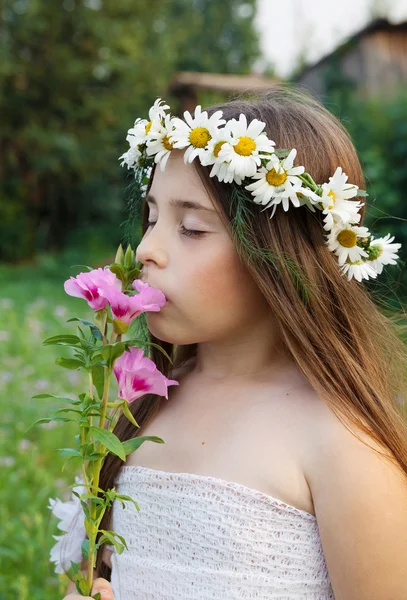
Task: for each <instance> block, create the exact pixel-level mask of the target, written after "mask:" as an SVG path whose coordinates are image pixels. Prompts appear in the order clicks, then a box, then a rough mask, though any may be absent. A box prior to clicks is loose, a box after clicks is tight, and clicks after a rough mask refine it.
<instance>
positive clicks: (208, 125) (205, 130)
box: [169, 105, 226, 163]
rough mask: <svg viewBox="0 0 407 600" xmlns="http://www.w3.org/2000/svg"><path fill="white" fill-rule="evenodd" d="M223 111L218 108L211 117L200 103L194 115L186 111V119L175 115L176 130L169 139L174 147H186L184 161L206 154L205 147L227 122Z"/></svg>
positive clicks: (190, 160)
mask: <svg viewBox="0 0 407 600" xmlns="http://www.w3.org/2000/svg"><path fill="white" fill-rule="evenodd" d="M221 117H222V111H221V110H217V111H216V112H215V113H213V115H211V116H210V117H209V116H208V113H207V112H206V111H203V112H202V108H201V106H200V105H198V106H197V107H196V108H195V112H194V116H192V115H191V113H189V112H188V111H187V110H186V111H185V112H184V118H185V121H186V123H185V121H183V120H182V119H179V118H178V117H175V118H174V119H173V125H174V132H173V134H172V135H171V136H170V139H169V141H170V142H171V143H172V144H173V146H174V148H180V149H182V148H186V151H185V154H184V161H185V163H187V162H190V163H191V162H192V161H193V160H194V158H195V157H196V156H199V158H201V156H202V155H204V154H205V147H206V146H207V145H208V143H209V142H210V140H211V139H212V137H213V136H214V135H216V132H217V130H218V128H219V127H220V126H221V125H223V124H224V123H226V121H225V119H222V118H221Z"/></svg>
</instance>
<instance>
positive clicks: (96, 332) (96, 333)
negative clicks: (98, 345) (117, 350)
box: [67, 317, 103, 341]
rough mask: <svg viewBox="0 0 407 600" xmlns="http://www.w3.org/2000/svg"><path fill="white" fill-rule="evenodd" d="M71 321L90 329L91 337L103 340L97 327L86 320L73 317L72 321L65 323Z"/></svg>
mask: <svg viewBox="0 0 407 600" xmlns="http://www.w3.org/2000/svg"><path fill="white" fill-rule="evenodd" d="M72 321H79V322H80V323H82V325H86V327H89V328H90V330H91V333H92V335H93V337H95V338H96V339H97V340H100V341H102V340H103V335H102V333H101V332H100V330H99V327H97V326H96V325H95V324H94V323H91V322H90V321H87V320H86V319H80V318H79V317H73V318H72V319H68V321H67V323H71V322H72Z"/></svg>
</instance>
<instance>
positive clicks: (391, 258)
mask: <svg viewBox="0 0 407 600" xmlns="http://www.w3.org/2000/svg"><path fill="white" fill-rule="evenodd" d="M393 240H394V235H393V236H391V237H390V233H388V234H387V235H386V236H385V237H381V238H377V239H374V238H373V237H372V239H371V241H370V245H369V246H370V247H369V255H370V259H369V261H368V262H369V264H370V265H371V266H372V267H373V268H374V269H375V270H376V271H377V272H378V273H379V275H380V273H381V272H382V271H383V265H395V264H396V261H397V259H398V258H399V257H398V256H397V251H398V250H399V249H400V248H401V244H392V243H391V242H392V241H393Z"/></svg>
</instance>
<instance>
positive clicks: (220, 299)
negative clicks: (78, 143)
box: [66, 87, 407, 600]
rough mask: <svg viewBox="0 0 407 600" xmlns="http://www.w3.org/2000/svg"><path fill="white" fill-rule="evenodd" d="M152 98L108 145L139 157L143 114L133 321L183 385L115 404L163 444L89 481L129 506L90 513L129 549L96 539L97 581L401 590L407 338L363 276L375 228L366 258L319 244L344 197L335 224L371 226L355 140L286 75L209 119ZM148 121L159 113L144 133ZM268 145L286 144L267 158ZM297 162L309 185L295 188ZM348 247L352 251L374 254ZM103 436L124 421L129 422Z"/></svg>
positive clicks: (368, 271)
mask: <svg viewBox="0 0 407 600" xmlns="http://www.w3.org/2000/svg"><path fill="white" fill-rule="evenodd" d="M166 108H168V107H162V106H161V104H160V103H159V102H158V103H156V104H155V105H154V107H153V109H154V110H153V109H152V111H150V117H152V119H151V122H150V123H147V122H141V121H139V122H136V124H135V128H134V129H133V130H130V131H129V136H130V137H128V139H130V140H131V139H132V138H131V136H134V140H133V141H134V144H132V147H131V150H130V151H129V153H126V155H124V161H126V162H127V164H128V165H134V161H135V160H136V159H138V153H139V149H140V144H139V143H138V139H137V135H138V133H137V132H138V131H139V130H140V128H142V130H143V135H147V134H148V135H149V136H150V138H149V139H150V140H153V141H150V143H149V144H147V147H148V148H149V150H150V153H151V155H153V154H154V153H155V161H156V163H160V168H156V166H155V167H154V169H153V172H152V174H151V178H150V183H149V188H148V190H147V196H146V198H145V203H144V214H143V233H144V235H143V238H142V240H141V242H140V244H139V246H138V248H137V255H136V256H137V259H138V260H139V261H140V262H141V264H142V266H143V274H142V279H143V281H146V282H148V283H149V284H150V285H151V286H153V287H157V288H159V289H161V290H162V291H163V292H164V294H165V295H166V297H167V303H166V305H165V306H164V307H163V308H162V309H161V311H160V312H156V313H152V312H150V313H147V323H148V328H149V331H150V335H151V341H154V342H156V343H158V344H160V345H161V346H162V347H164V349H165V350H166V351H167V352H168V353H169V355H170V356H171V357H172V358H173V360H174V366H173V367H172V369H171V368H170V367H169V365H168V362H167V361H166V360H165V359H164V358H163V355H162V354H161V353H160V352H159V351H156V350H155V349H154V348H153V351H152V358H153V359H154V361H155V362H156V364H157V366H158V368H159V369H160V370H161V371H162V372H163V373H164V374H165V375H166V376H167V377H169V378H171V379H174V378H175V379H177V380H178V381H179V383H180V385H179V386H177V387H171V389H170V390H169V399H168V400H165V399H164V400H163V399H162V398H161V397H157V396H152V395H151V394H149V395H145V396H144V397H143V398H142V400H141V401H138V402H134V403H133V404H132V405H131V409H132V412H133V414H134V417H135V419H136V421H137V422H138V423H139V425H140V426H141V429H140V430H139V431H138V432H137V433H140V434H142V435H159V436H160V437H162V438H163V439H164V440H165V443H166V446H165V447H163V446H161V445H159V444H149V445H148V444H143V445H142V446H141V447H140V449H139V450H137V452H136V453H134V454H131V455H129V456H128V457H127V462H126V464H124V465H123V463H122V461H121V460H120V459H119V458H118V457H116V456H114V455H109V456H108V457H107V458H106V460H105V463H104V465H103V470H102V477H101V482H100V485H101V487H102V488H103V489H107V488H109V487H113V486H114V485H115V486H116V489H117V490H118V491H119V492H120V493H124V494H128V495H130V496H131V497H133V498H134V499H136V501H137V502H138V504H139V506H140V508H141V510H140V512H139V513H137V511H135V510H134V509H132V505H131V504H130V503H129V504H128V506H127V507H126V510H123V509H122V507H121V505H118V506H116V504H114V505H113V509H112V510H111V511H110V513H106V514H105V517H104V520H103V522H102V524H101V528H102V529H114V530H115V531H116V532H118V533H119V534H121V535H123V536H124V537H125V539H126V541H127V544H128V546H129V550H128V551H124V552H123V553H122V554H121V555H118V554H117V553H115V552H113V553H112V552H108V549H107V548H106V546H102V549H103V552H102V551H100V552H99V556H98V561H97V569H96V573H95V576H96V577H98V579H96V580H95V585H94V590H93V591H96V590H97V589H103V590H104V591H106V592H107V595H103V596H102V598H113V596H114V598H115V600H150V599H151V600H153V599H154V600H155V599H158V598H159V599H160V600H170V599H171V600H173V599H177V600H181V599H187V598H188V599H205V600H209V599H212V600H225V599H228V600H229V599H237V598H256V599H258V600H260V599H262V600H263V599H264V600H265V599H268V600H269V599H274V600H277V599H278V600H283V599H284V600H294V599H298V600H299V599H301V600H328V599H333V598H335V599H336V600H372V599H373V598H374V599H375V600H389V599H390V598H391V599H392V600H404V599H405V598H406V597H407V562H406V556H407V482H406V475H407V428H406V420H405V413H404V407H403V405H402V404H401V399H402V398H404V397H405V393H406V369H405V367H406V358H407V356H406V354H407V353H406V347H405V345H404V344H403V342H402V341H401V339H400V336H399V332H398V330H397V329H396V327H395V325H394V324H393V322H392V321H391V320H390V316H389V315H387V316H386V314H385V310H379V308H378V306H377V304H376V303H375V302H374V298H372V295H371V294H370V293H368V291H367V289H366V288H365V287H364V285H363V283H362V282H361V280H362V278H368V277H369V275H370V277H375V276H376V274H377V273H379V272H380V270H381V268H382V265H383V264H385V260H384V257H385V255H386V253H385V251H386V247H385V241H383V240H386V238H383V239H382V241H381V246H380V250H381V252H384V254H382V255H380V252H379V253H376V254H375V255H374V256H378V258H377V260H376V262H374V261H373V260H371V261H370V265H369V263H368V261H366V263H363V262H362V261H361V260H359V261H358V260H357V258H358V257H356V258H355V256H356V255H355V254H353V255H352V254H351V250H350V247H351V246H352V244H348V247H347V246H346V243H345V242H346V239H348V238H346V239H345V238H344V237H343V236H342V238H341V240H342V243H341V246H340V247H339V245H338V246H335V243H338V244H339V242H337V239H338V240H339V237H338V238H335V239H332V237H331V238H330V239H329V238H328V242H327V240H326V233H327V230H328V231H329V228H330V227H332V224H333V222H330V219H334V220H335V211H334V210H333V207H334V205H335V202H337V203H338V206H337V209H338V211H339V208H340V207H339V204H340V202H339V200H340V194H341V193H342V200H341V201H342V204H341V206H346V207H347V210H348V213H349V214H351V215H352V217H353V221H352V222H353V226H354V229H353V230H352V229H351V228H349V229H348V230H347V231H348V233H349V231H353V232H355V231H358V232H359V234H360V237H361V238H362V237H363V235H365V236H366V235H367V233H366V231H367V230H366V229H365V228H363V227H362V221H363V216H364V212H365V205H364V204H363V203H361V202H360V201H361V197H360V196H361V194H362V192H360V194H359V193H358V194H357V196H358V197H356V195H355V189H356V188H355V186H358V188H359V190H361V189H362V188H363V187H364V180H363V174H362V171H361V166H360V163H359V160H358V158H357V154H356V151H355V148H354V146H353V144H352V142H351V140H350V138H349V136H348V135H347V133H346V131H345V130H344V128H343V127H342V126H341V124H340V123H339V122H338V121H337V120H336V119H335V118H334V117H333V116H332V115H331V114H330V113H329V112H328V111H327V110H326V109H324V107H323V106H322V105H320V104H319V103H318V102H317V101H316V100H314V99H312V98H311V97H310V96H309V95H307V94H306V93H305V92H301V91H299V90H297V91H295V90H292V89H289V88H288V87H278V88H277V87H276V88H275V89H272V90H271V91H270V92H269V93H267V94H266V95H264V96H263V97H261V98H259V99H256V100H235V101H231V102H227V103H225V104H223V105H221V106H215V107H212V108H210V109H208V110H207V115H205V113H201V112H200V110H199V108H198V109H197V110H196V111H195V115H194V116H192V115H189V114H185V120H186V122H183V124H182V123H181V122H180V121H177V120H175V121H173V120H171V118H170V117H169V115H168V114H166V113H165V109H166ZM219 110H220V111H222V114H221V113H219V112H218V111H219ZM157 115H158V120H157V119H156V117H157ZM242 115H243V116H242ZM233 119H235V121H233ZM225 121H226V125H225V129H223V128H222V127H221V126H222V125H224V122H225ZM157 122H158V125H157ZM259 122H260V124H259ZM228 123H230V125H228ZM262 123H263V124H265V129H264V131H263V130H262V126H261V124H262ZM146 124H147V127H146ZM250 124H252V125H250ZM154 127H162V128H164V129H163V131H164V133H162V132H161V133H162V135H161V138H159V135H158V133H157V131H156V134H155V135H156V138H155V142H154ZM165 128H166V129H165ZM239 128H240V129H239ZM266 134H267V135H266ZM183 136H184V137H183ZM222 136H223V138H224V139H222ZM185 140H186V141H185ZM270 140H272V142H274V146H273V144H272V142H271V141H270ZM159 142H160V144H159ZM154 143H156V145H155V146H154ZM253 144H254V146H255V147H256V151H258V154H256V153H255V149H254V148H253ZM231 149H232V150H231ZM273 149H276V151H277V149H288V150H290V149H296V151H297V152H296V157H295V152H291V153H290V154H289V156H288V157H287V158H286V159H283V158H281V160H280V159H279V158H278V156H279V155H278V154H276V155H275V156H274V158H271V155H272V154H273ZM233 150H234V152H235V154H234V155H233V156H232V154H230V152H231V151H233ZM228 152H229V155H228ZM262 152H263V157H264V156H267V157H268V158H270V163H267V166H266V167H265V166H264V162H263V163H261V164H260V158H259V157H261V156H262V154H261V153H262ZM131 153H133V154H131ZM286 154H287V153H286ZM280 156H284V155H282V154H280ZM222 157H223V161H222ZM250 157H251V158H252V159H253V160H252V162H250V160H249V158H250ZM293 158H295V162H296V165H302V166H304V167H305V173H307V174H309V175H310V176H311V178H310V177H309V176H305V178H304V177H303V175H302V173H303V171H302V170H301V169H300V168H298V167H295V166H293ZM273 161H274V162H273ZM290 161H291V162H290ZM139 162H140V161H139ZM253 163H255V170H256V169H257V171H256V173H257V174H256V175H255V176H254V177H253ZM261 165H263V166H261ZM338 167H341V169H343V172H344V173H345V174H346V175H347V176H348V179H349V182H352V184H354V185H353V186H352V185H351V186H350V187H349V185H348V186H346V185H345V182H346V178H345V179H344V177H345V176H344V175H342V174H341V171H340V170H339V171H337V168H338ZM334 173H336V174H335V176H334V177H333V174H334ZM300 175H301V176H302V177H303V178H302V180H301V181H302V182H303V183H304V184H305V182H306V181H308V183H309V186H306V185H304V186H303V187H302V188H301V192H299V191H298V190H299V188H298V186H297V179H298V178H299V176H300ZM335 177H336V179H335ZM330 178H331V179H330ZM339 179H340V182H341V183H340V182H339V183H338V181H339ZM328 180H329V181H330V185H328V184H327V185H328V187H325V188H323V189H324V193H325V196H324V197H325V200H326V198H328V202H327V203H326V204H325V205H324V206H325V210H324V211H322V210H316V209H315V206H316V205H317V202H318V201H320V200H321V197H318V198H317V196H316V195H315V194H316V191H317V190H318V186H315V185H314V186H313V183H315V182H317V183H321V182H327V181H328ZM312 182H313V183H312ZM256 183H257V185H254V184H256ZM261 186H263V187H261ZM296 186H297V187H296ZM341 186H342V187H341ZM270 189H271V195H270V193H269V195H268V196H267V193H268V192H269V190H270ZM256 190H257V196H256ZM281 190H288V191H287V194H285V193H282V192H281ZM352 190H353V192H352ZM349 191H351V192H352V193H348V194H347V193H346V192H349ZM253 192H254V193H253ZM280 192H281V193H280ZM293 194H294V195H293ZM351 197H352V200H349V198H351ZM253 198H254V200H256V199H257V201H258V202H257V203H258V204H259V203H262V204H263V205H266V208H267V210H264V209H263V208H262V207H260V206H256V203H255V202H253ZM270 198H271V202H270V203H269V200H270ZM329 198H330V199H331V200H329ZM297 199H298V200H297ZM290 201H291V203H292V204H290ZM331 201H332V202H331ZM353 203H354V204H353ZM289 204H290V206H289V209H288V205H289ZM268 206H271V207H272V208H273V212H272V218H270V212H271V211H270V210H269V208H268ZM313 208H314V210H313ZM320 208H321V206H320ZM332 211H333V212H332ZM274 213H275V214H274ZM338 222H339V223H340V221H337V223H338ZM355 224H357V226H356V225H355ZM358 227H360V229H358ZM344 240H345V241H344ZM362 241H363V243H365V241H366V240H362ZM387 241H388V240H387ZM390 241H391V240H390ZM378 244H379V241H378ZM394 246H396V245H394ZM389 247H390V245H389V246H387V251H389ZM361 248H362V246H361V245H358V246H355V245H354V247H353V252H354V253H357V252H359V258H361V257H362V256H368V257H369V258H372V256H373V255H372V254H368V253H366V252H365V253H364V254H363V251H362V250H361ZM364 248H365V249H366V248H367V246H366V245H365V246H364ZM378 249H379V247H378V246H376V250H378ZM332 250H335V251H332ZM390 250H391V248H390ZM371 251H372V246H371V247H370V248H369V252H371ZM344 252H345V258H347V260H344V259H343V260H342V259H341V256H342V258H343V253H344ZM341 253H342V255H341ZM352 256H353V258H352ZM380 256H381V260H382V262H381V263H380ZM338 257H339V259H340V260H342V267H341V268H340V265H339V264H338ZM351 261H352V262H353V263H354V264H351ZM388 262H390V260H389V261H388ZM371 265H373V266H374V267H375V268H376V271H374V269H373V268H372V266H371ZM344 275H347V277H346V276H344ZM358 279H359V281H358ZM115 433H116V435H118V437H119V438H120V439H121V440H126V439H129V438H132V437H134V435H135V432H134V428H133V426H132V425H131V423H130V422H129V421H128V420H127V419H126V418H122V419H121V420H120V421H119V422H118V424H117V426H116V429H115ZM110 550H111V549H110ZM84 567H85V568H86V565H84ZM109 581H110V583H109ZM68 592H74V588H73V587H72V586H70V588H69V590H68ZM79 597H80V596H77V595H76V593H68V595H67V596H66V600H68V598H69V600H74V599H75V598H79Z"/></svg>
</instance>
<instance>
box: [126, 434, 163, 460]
mask: <svg viewBox="0 0 407 600" xmlns="http://www.w3.org/2000/svg"><path fill="white" fill-rule="evenodd" d="M147 441H148V442H156V443H157V444H165V442H164V440H162V439H161V438H159V437H157V436H155V435H144V436H141V435H140V436H139V437H135V438H132V439H131V440H126V441H125V442H122V446H123V448H124V451H125V453H126V456H127V454H131V452H134V451H135V450H137V448H139V447H140V446H141V444H142V443H143V442H147Z"/></svg>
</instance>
